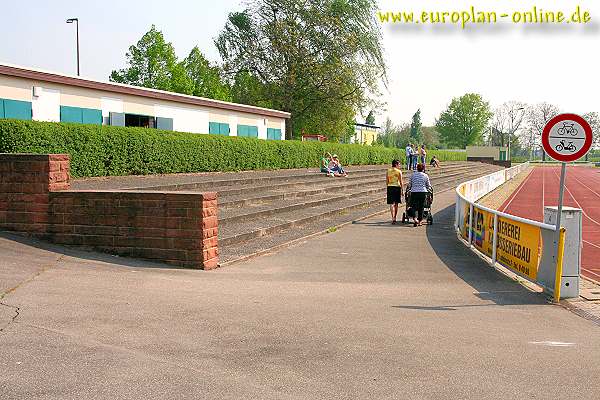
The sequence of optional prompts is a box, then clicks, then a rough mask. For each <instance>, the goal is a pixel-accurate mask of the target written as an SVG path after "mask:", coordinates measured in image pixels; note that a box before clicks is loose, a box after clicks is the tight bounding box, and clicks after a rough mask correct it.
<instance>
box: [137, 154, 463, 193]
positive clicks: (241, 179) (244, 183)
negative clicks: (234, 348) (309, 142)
mask: <svg viewBox="0 0 600 400" xmlns="http://www.w3.org/2000/svg"><path fill="white" fill-rule="evenodd" d="M465 165H466V163H465V162H462V163H460V162H455V163H447V164H444V165H443V166H442V168H440V170H452V169H454V168H465ZM387 168H389V167H388V166H387V165H368V166H355V167H348V168H347V170H348V172H349V177H348V178H346V179H361V178H367V177H375V176H381V174H382V173H384V171H385V170H386V169H387ZM326 178H327V177H326V176H325V175H324V174H323V173H321V172H319V171H318V170H316V169H315V170H301V171H296V170H293V172H291V173H290V172H289V171H287V170H280V171H279V172H273V173H272V174H270V175H267V176H254V175H252V174H249V173H248V172H243V173H240V174H239V175H238V176H235V174H228V175H227V176H226V177H223V176H222V175H218V176H214V177H211V176H206V175H202V176H199V177H198V180H197V181H194V182H187V183H176V184H168V185H155V186H145V187H143V188H135V189H136V190H140V189H141V190H169V191H184V190H185V191H218V192H220V193H222V194H228V195H234V194H241V193H244V190H253V189H254V190H257V191H258V190H263V189H264V190H266V189H268V188H273V187H279V188H285V187H289V186H293V185H294V184H295V183H298V182H305V183H313V182H320V181H323V180H325V179H326ZM232 186H235V187H234V188H232V189H226V188H228V187H232ZM131 189H134V188H131Z"/></svg>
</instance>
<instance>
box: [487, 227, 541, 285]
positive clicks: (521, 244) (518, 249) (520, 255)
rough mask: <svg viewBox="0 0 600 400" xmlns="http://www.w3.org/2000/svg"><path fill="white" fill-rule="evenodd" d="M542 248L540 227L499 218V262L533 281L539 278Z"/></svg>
mask: <svg viewBox="0 0 600 400" xmlns="http://www.w3.org/2000/svg"><path fill="white" fill-rule="evenodd" d="M541 248H542V234H541V228H540V227H539V226H534V225H529V224H525V223H523V222H517V221H513V220H511V219H508V218H503V217H500V218H498V249H497V252H496V259H497V261H498V262H499V263H500V264H502V265H504V266H505V267H507V268H510V269H512V270H514V271H516V272H519V273H521V274H523V275H525V276H527V277H529V278H530V279H531V280H533V281H535V280H536V278H537V271H538V267H539V264H540V255H541Z"/></svg>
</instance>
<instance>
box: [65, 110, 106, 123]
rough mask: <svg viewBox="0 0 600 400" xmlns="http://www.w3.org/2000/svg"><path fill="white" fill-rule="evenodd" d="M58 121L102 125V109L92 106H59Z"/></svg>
mask: <svg viewBox="0 0 600 400" xmlns="http://www.w3.org/2000/svg"><path fill="white" fill-rule="evenodd" d="M60 122H74V123H78V124H94V125H102V111H101V110H95V109H92V108H80V107H70V106H60Z"/></svg>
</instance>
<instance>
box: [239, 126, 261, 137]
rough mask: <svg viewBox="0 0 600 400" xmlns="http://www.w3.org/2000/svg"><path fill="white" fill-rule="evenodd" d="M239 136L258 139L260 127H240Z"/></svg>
mask: <svg viewBox="0 0 600 400" xmlns="http://www.w3.org/2000/svg"><path fill="white" fill-rule="evenodd" d="M237 135H238V136H240V137H254V138H257V137H258V127H256V126H250V125H238V127H237Z"/></svg>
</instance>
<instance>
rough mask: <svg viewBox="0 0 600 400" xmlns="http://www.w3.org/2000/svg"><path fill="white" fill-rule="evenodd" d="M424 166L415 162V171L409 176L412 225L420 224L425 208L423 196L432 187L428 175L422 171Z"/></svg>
mask: <svg viewBox="0 0 600 400" xmlns="http://www.w3.org/2000/svg"><path fill="white" fill-rule="evenodd" d="M424 170H425V166H424V165H423V164H417V172H413V174H412V176H411V177H410V202H411V206H412V208H413V209H414V210H415V214H414V217H413V226H417V225H422V222H423V209H424V208H425V197H426V196H427V193H428V192H429V191H431V190H433V189H432V187H431V182H430V181H429V176H428V175H427V174H426V173H425V172H423V171H424Z"/></svg>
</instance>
